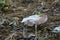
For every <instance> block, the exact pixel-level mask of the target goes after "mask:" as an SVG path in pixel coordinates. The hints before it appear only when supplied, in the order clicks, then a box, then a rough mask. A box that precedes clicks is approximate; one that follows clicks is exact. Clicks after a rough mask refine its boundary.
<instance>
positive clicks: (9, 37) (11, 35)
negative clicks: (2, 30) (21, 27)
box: [5, 32, 16, 40]
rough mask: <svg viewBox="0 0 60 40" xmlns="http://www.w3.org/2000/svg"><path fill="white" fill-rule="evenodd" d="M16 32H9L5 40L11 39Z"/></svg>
mask: <svg viewBox="0 0 60 40" xmlns="http://www.w3.org/2000/svg"><path fill="white" fill-rule="evenodd" d="M15 34H16V32H14V33H12V34H10V35H9V36H8V37H7V38H6V39H5V40H9V39H10V40H13V39H12V37H13V36H14V35H15Z"/></svg>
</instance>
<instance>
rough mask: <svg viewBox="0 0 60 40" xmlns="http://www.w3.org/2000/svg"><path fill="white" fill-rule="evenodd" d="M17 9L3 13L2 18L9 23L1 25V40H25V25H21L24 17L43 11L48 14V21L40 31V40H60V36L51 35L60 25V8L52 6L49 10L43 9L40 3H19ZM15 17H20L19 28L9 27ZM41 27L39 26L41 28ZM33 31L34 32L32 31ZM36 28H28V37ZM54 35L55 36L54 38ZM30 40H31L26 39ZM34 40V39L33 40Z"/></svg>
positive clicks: (10, 9)
mask: <svg viewBox="0 0 60 40" xmlns="http://www.w3.org/2000/svg"><path fill="white" fill-rule="evenodd" d="M16 6H18V7H16V8H15V9H16V10H14V8H11V7H10V8H9V9H8V10H6V11H4V12H2V13H1V14H0V18H6V19H7V22H6V23H4V24H3V25H0V40H25V39H22V37H23V36H22V35H23V27H25V26H24V24H21V21H22V19H23V18H24V17H27V16H30V15H32V14H34V12H35V11H36V12H38V11H42V12H44V13H47V15H48V21H47V22H46V23H45V24H42V27H44V28H42V29H41V30H40V29H38V35H39V36H38V40H60V38H59V37H60V36H56V37H55V36H54V35H53V34H51V35H50V31H51V30H53V29H54V28H55V27H57V26H59V25H60V6H59V5H57V6H51V7H49V8H46V9H43V8H42V7H41V6H40V4H39V3H38V4H37V3H25V4H24V3H19V4H16ZM13 17H18V18H19V21H18V25H17V26H9V25H8V23H10V22H11V21H12V19H13ZM39 27H40V26H38V28H39ZM32 30H33V31H32ZM34 30H35V29H34V27H27V31H28V32H26V35H27V34H29V33H34ZM52 35H53V36H52ZM26 40H29V39H26ZM31 40H33V39H31Z"/></svg>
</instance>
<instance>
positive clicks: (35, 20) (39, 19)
mask: <svg viewBox="0 0 60 40" xmlns="http://www.w3.org/2000/svg"><path fill="white" fill-rule="evenodd" d="M47 20H48V17H47V15H46V14H42V15H41V14H40V15H37V14H35V15H31V16H29V17H26V18H23V20H22V22H21V23H24V25H27V26H33V25H35V35H36V38H35V39H36V40H37V25H40V24H43V23H45V22H46V21H47Z"/></svg>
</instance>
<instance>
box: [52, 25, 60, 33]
mask: <svg viewBox="0 0 60 40" xmlns="http://www.w3.org/2000/svg"><path fill="white" fill-rule="evenodd" d="M52 32H54V33H60V26H58V27H56V28H54V29H53V31H52Z"/></svg>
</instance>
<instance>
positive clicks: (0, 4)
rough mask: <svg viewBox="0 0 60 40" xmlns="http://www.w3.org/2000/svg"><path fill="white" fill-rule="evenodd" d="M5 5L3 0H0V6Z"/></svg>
mask: <svg viewBox="0 0 60 40" xmlns="http://www.w3.org/2000/svg"><path fill="white" fill-rule="evenodd" d="M4 5H5V0H0V8H2V7H3V6H4Z"/></svg>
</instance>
